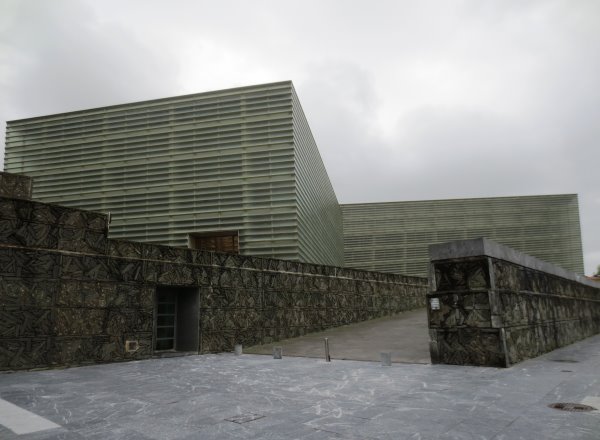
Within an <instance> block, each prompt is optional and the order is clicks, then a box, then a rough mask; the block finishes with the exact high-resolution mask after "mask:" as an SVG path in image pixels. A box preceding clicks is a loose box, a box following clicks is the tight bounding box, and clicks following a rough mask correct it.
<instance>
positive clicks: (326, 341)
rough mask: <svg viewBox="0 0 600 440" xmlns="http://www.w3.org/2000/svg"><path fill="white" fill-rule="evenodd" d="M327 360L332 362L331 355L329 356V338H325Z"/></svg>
mask: <svg viewBox="0 0 600 440" xmlns="http://www.w3.org/2000/svg"><path fill="white" fill-rule="evenodd" d="M325 362H331V356H329V338H325Z"/></svg>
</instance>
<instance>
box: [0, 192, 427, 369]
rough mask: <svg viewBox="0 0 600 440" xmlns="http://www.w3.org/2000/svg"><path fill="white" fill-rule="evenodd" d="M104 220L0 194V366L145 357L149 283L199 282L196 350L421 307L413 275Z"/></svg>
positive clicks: (422, 292)
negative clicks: (153, 234)
mask: <svg viewBox="0 0 600 440" xmlns="http://www.w3.org/2000/svg"><path fill="white" fill-rule="evenodd" d="M107 226H108V225H107V217H106V216H105V215H103V214H99V213H93V212H87V211H81V210H77V209H72V208H65V207H62V206H58V205H52V204H45V203H40V202H33V201H29V200H24V199H18V198H8V197H0V370H11V369H12V370H16V369H29V368H36V367H54V366H65V365H82V364H88V363H95V362H109V361H120V360H127V359H143V358H148V357H151V356H153V355H155V353H154V350H153V347H154V342H153V341H154V338H155V336H154V326H155V294H156V289H157V287H159V286H171V287H173V288H176V287H178V286H180V287H187V288H193V289H197V292H198V304H199V312H198V320H199V323H198V332H199V335H198V344H197V347H194V350H192V351H193V352H198V353H207V352H221V351H229V350H232V349H233V345H234V344H235V343H242V344H244V345H246V346H247V345H253V344H259V343H267V342H272V341H276V340H279V339H284V338H289V337H294V336H299V335H303V334H305V333H309V332H314V331H319V330H323V329H326V328H330V327H335V326H339V325H343V324H349V323H353V322H359V321H364V320H367V319H372V318H377V317H381V316H385V315H389V314H394V313H398V312H401V311H405V310H410V309H414V308H418V307H423V306H424V305H425V296H426V293H427V285H428V284H427V280H426V279H423V278H417V277H405V276H399V275H392V274H383V273H373V272H366V271H359V270H346V269H343V268H338V267H330V266H318V265H311V264H304V263H299V262H292V261H282V260H275V259H265V258H254V257H248V256H241V255H228V254H219V253H214V252H206V251H198V250H191V249H184V248H172V247H167V246H159V245H151V244H143V243H134V242H127V241H120V240H110V239H108V238H107ZM128 340H131V341H137V342H138V343H139V348H138V349H137V350H136V351H132V352H128V351H127V350H126V349H125V342H126V341H128Z"/></svg>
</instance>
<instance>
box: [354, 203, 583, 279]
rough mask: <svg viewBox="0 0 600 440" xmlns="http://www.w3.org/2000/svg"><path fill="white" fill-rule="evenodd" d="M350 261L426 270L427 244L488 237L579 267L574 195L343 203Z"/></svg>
mask: <svg viewBox="0 0 600 440" xmlns="http://www.w3.org/2000/svg"><path fill="white" fill-rule="evenodd" d="M342 212H343V218H344V245H345V261H346V265H347V266H348V267H353V268H360V269H366V270H374V271H382V272H393V273H398V274H404V275H420V276H426V275H427V270H428V262H429V255H428V246H429V245H430V244H434V243H444V242H447V241H453V240H462V239H470V238H479V237H486V238H489V239H491V240H494V241H496V242H498V243H501V244H504V245H507V246H510V247H512V248H514V249H517V250H519V251H521V252H525V253H527V254H529V255H532V256H534V257H537V258H540V259H542V260H545V261H548V262H550V263H554V264H556V265H559V266H561V267H563V268H565V269H568V270H571V271H574V272H577V273H580V274H581V273H583V250H582V245H581V230H580V225H579V204H578V200H577V195H576V194H564V195H547V196H525V197H490V198H478V199H454V200H424V201H414V202H390V203H363V204H349V205H342Z"/></svg>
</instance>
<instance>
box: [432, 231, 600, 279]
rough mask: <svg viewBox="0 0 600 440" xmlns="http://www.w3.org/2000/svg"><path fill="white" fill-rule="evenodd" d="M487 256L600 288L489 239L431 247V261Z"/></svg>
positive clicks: (559, 268)
mask: <svg viewBox="0 0 600 440" xmlns="http://www.w3.org/2000/svg"><path fill="white" fill-rule="evenodd" d="M479 256H487V257H492V258H496V259H498V260H504V261H507V262H509V263H514V264H518V265H519V266H523V267H526V268H529V269H533V270H537V271H540V272H545V273H547V274H550V275H554V276H557V277H561V278H565V279H567V280H571V281H575V282H578V283H581V284H585V285H587V286H590V287H596V288H600V285H599V284H598V283H597V282H594V281H591V280H589V279H587V278H586V277H584V276H583V275H579V274H577V273H575V272H571V271H568V270H566V269H563V268H562V267H560V266H556V265H555V264H552V263H548V262H547V261H543V260H540V259H538V258H535V257H532V256H531V255H527V254H524V253H523V252H519V251H517V250H515V249H513V248H510V247H508V246H505V245H503V244H500V243H496V242H495V241H492V240H490V239H488V238H485V237H481V238H474V239H470V240H457V241H450V242H447V243H440V244H432V245H430V246H429V260H430V261H438V260H451V259H455V258H467V257H479Z"/></svg>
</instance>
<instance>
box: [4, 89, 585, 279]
mask: <svg viewBox="0 0 600 440" xmlns="http://www.w3.org/2000/svg"><path fill="white" fill-rule="evenodd" d="M5 170H6V171H8V172H11V173H22V174H26V175H28V176H31V177H33V179H34V188H33V197H34V198H35V199H37V200H40V201H45V202H51V203H57V204H61V205H65V206H70V207H76V208H81V209H85V210H92V211H99V212H105V213H106V212H110V213H111V217H112V221H111V224H110V236H111V237H113V238H121V239H129V240H134V241H141V242H152V243H160V244H167V245H172V246H187V247H193V248H200V249H210V250H217V251H225V252H235V253H237V252H239V253H241V254H245V255H254V256H263V257H273V258H279V259H288V260H294V261H303V262H309V263H315V264H323V265H332V266H347V267H352V268H358V269H366V270H376V271H383V272H393V273H399V274H405V275H420V276H423V275H426V273H427V247H428V245H430V244H434V243H440V242H444V241H448V240H454V239H468V238H476V237H488V238H491V239H493V240H495V241H498V242H500V243H502V244H505V245H508V246H511V247H513V248H515V249H517V250H520V251H522V252H524V253H527V254H530V255H533V256H536V257H538V258H541V259H544V260H546V261H549V262H551V263H554V264H558V265H560V266H562V267H564V268H566V269H568V270H572V271H575V272H579V273H583V251H582V245H581V231H580V225H579V207H578V200H577V195H575V194H567V195H548V196H528V197H495V198H483V199H460V200H432V201H419V202H391V203H368V204H347V205H341V206H340V204H339V202H338V200H337V198H336V195H335V192H334V190H333V187H332V185H331V182H330V180H329V177H328V175H327V171H326V169H325V167H324V165H323V161H322V159H321V157H320V154H319V150H318V148H317V145H316V143H315V140H314V138H313V136H312V134H311V131H310V128H309V126H308V123H307V120H306V117H305V115H304V113H303V111H302V108H301V106H300V101H299V99H298V97H297V95H296V92H295V90H294V87H293V84H292V83H291V82H290V81H286V82H279V83H272V84H264V85H258V86H250V87H242V88H235V89H229V90H221V91H214V92H207V93H199V94H193V95H186V96H179V97H172V98H165V99H157V100H151V101H144V102H137V103H131V104H123V105H116V106H110V107H103V108H96V109H90V110H82V111H75V112H69V113H62V114H57V115H50V116H42V117H36V118H29V119H22V120H16V121H10V122H8V123H7V130H6V156H5ZM365 184H366V185H368V182H365Z"/></svg>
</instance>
